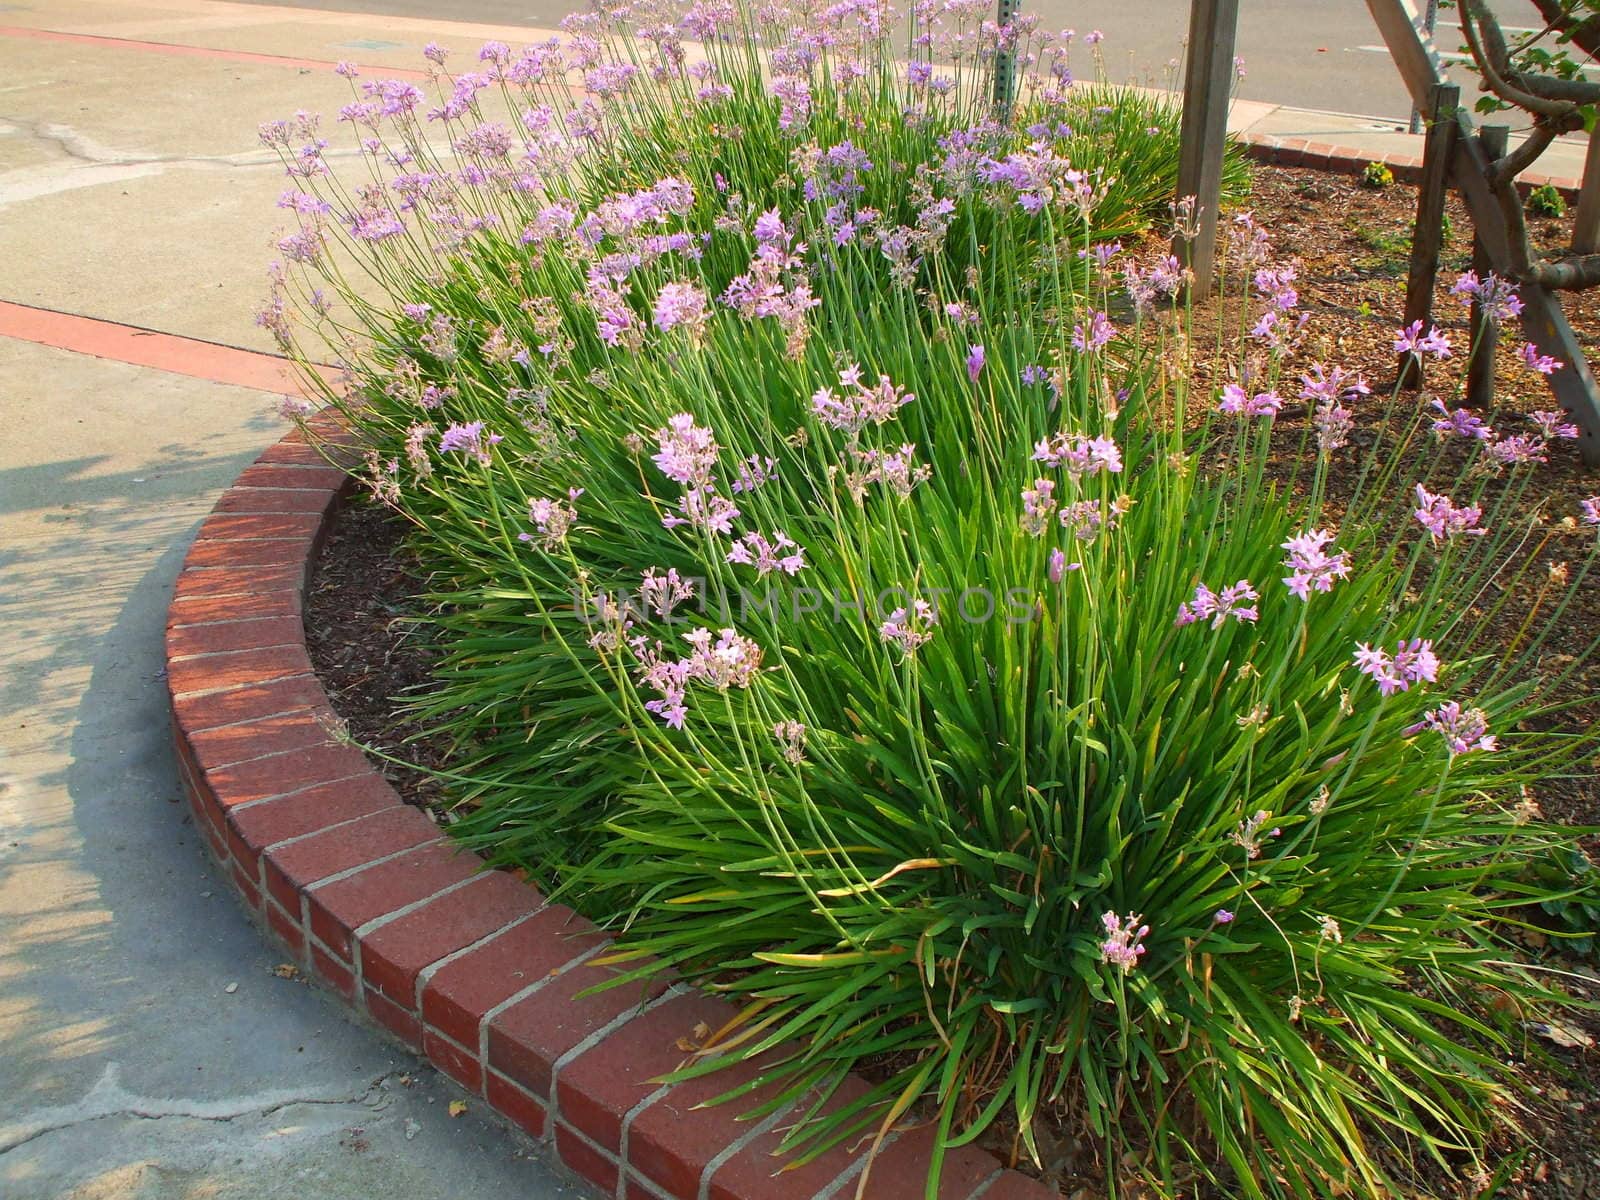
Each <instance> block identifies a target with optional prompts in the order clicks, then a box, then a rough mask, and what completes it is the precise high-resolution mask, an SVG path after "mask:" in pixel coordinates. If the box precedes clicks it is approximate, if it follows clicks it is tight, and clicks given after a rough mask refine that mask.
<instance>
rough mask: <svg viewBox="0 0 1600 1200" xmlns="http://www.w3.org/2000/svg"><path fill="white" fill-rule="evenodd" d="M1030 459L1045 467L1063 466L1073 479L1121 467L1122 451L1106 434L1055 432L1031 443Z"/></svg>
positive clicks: (1114, 471) (1108, 471)
mask: <svg viewBox="0 0 1600 1200" xmlns="http://www.w3.org/2000/svg"><path fill="white" fill-rule="evenodd" d="M1033 459H1034V461H1035V462H1042V463H1044V465H1045V466H1047V467H1057V468H1063V469H1065V470H1066V472H1067V475H1068V477H1069V478H1070V479H1072V480H1073V481H1074V482H1076V481H1077V480H1079V479H1084V478H1090V477H1093V476H1095V475H1098V474H1100V473H1101V472H1102V471H1104V472H1107V473H1108V474H1113V475H1114V474H1117V473H1118V472H1120V471H1121V470H1122V451H1121V450H1120V449H1119V448H1118V446H1117V443H1116V442H1115V441H1113V440H1112V439H1111V438H1108V437H1097V438H1086V437H1081V436H1079V435H1078V434H1070V433H1058V434H1056V435H1055V436H1054V437H1050V438H1045V439H1043V440H1042V441H1040V442H1039V443H1037V444H1036V445H1035V446H1034V448H1033Z"/></svg>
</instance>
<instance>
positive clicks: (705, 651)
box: [632, 629, 761, 729]
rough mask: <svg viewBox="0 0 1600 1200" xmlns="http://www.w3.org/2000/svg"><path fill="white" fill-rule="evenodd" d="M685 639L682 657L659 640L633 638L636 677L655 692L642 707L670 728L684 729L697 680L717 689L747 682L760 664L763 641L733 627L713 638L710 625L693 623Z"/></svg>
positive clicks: (720, 689)
mask: <svg viewBox="0 0 1600 1200" xmlns="http://www.w3.org/2000/svg"><path fill="white" fill-rule="evenodd" d="M683 640H684V641H686V642H688V643H689V650H690V652H689V654H688V655H687V656H686V657H684V658H678V659H673V658H668V657H667V656H666V654H665V649H664V647H663V646H662V645H661V643H660V642H655V643H653V644H652V643H650V642H648V641H647V640H646V639H644V638H642V637H641V638H636V639H635V640H634V642H633V643H632V646H633V651H634V654H635V655H636V656H637V658H638V661H639V683H640V685H641V686H644V687H649V688H651V689H652V690H654V691H655V692H657V693H658V695H657V698H656V699H654V700H649V701H646V702H645V709H646V710H647V711H649V712H651V713H653V714H655V715H656V716H658V717H660V718H661V719H662V720H663V721H665V722H666V723H667V725H668V727H669V728H672V729H682V728H683V722H684V720H685V718H686V717H687V716H688V715H689V708H688V688H689V684H690V683H691V682H699V683H703V684H705V685H706V686H707V687H710V688H713V689H715V690H716V691H719V692H725V691H728V690H729V689H730V688H747V687H749V686H750V684H751V682H752V681H753V680H754V679H755V677H756V674H757V673H758V672H759V671H760V669H761V647H760V646H758V645H757V644H756V643H755V642H753V641H751V640H750V639H749V638H747V637H744V636H743V635H741V634H740V633H738V632H736V631H735V630H732V629H724V630H722V631H721V632H720V633H718V634H717V636H716V641H714V642H713V641H712V636H711V631H710V630H709V629H693V630H690V631H689V632H688V633H686V634H684V635H683Z"/></svg>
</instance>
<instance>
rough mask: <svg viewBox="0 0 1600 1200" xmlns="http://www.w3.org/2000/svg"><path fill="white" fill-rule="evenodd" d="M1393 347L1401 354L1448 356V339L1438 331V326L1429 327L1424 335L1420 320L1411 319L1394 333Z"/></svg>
mask: <svg viewBox="0 0 1600 1200" xmlns="http://www.w3.org/2000/svg"><path fill="white" fill-rule="evenodd" d="M1394 348H1395V350H1396V351H1398V352H1399V353H1401V354H1415V355H1417V356H1418V357H1419V358H1420V357H1421V356H1422V355H1424V354H1432V355H1433V356H1434V357H1435V358H1449V357H1450V340H1449V339H1448V338H1447V337H1445V335H1444V334H1442V333H1440V332H1439V328H1438V326H1432V327H1430V328H1429V330H1428V332H1427V334H1426V335H1424V334H1423V332H1422V322H1421V321H1413V322H1411V324H1409V325H1407V326H1406V327H1405V328H1404V329H1402V330H1401V331H1400V332H1399V333H1397V334H1395V335H1394Z"/></svg>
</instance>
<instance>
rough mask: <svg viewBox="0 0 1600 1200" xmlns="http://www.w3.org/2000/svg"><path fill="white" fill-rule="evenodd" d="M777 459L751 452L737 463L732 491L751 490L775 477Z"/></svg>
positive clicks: (735, 492)
mask: <svg viewBox="0 0 1600 1200" xmlns="http://www.w3.org/2000/svg"><path fill="white" fill-rule="evenodd" d="M777 475H778V460H777V459H775V458H762V457H761V456H760V455H759V454H752V455H751V456H750V457H749V458H747V459H745V460H744V461H743V462H742V463H740V464H739V466H738V470H737V473H736V475H735V477H734V481H733V492H734V494H735V495H737V494H738V493H740V492H753V491H755V490H756V489H757V488H758V487H760V486H761V485H762V484H764V483H766V482H767V481H768V480H770V479H775V478H777Z"/></svg>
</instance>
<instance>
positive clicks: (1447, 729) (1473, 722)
mask: <svg viewBox="0 0 1600 1200" xmlns="http://www.w3.org/2000/svg"><path fill="white" fill-rule="evenodd" d="M1423 729H1432V730H1434V731H1435V732H1436V733H1438V734H1439V736H1440V737H1442V738H1444V744H1445V745H1446V746H1447V747H1448V748H1449V750H1450V757H1451V758H1454V757H1455V756H1456V755H1458V754H1466V753H1469V752H1470V751H1473V750H1493V749H1495V747H1496V746H1497V744H1498V741H1497V739H1496V738H1495V736H1494V735H1493V734H1491V733H1490V732H1489V719H1488V717H1487V716H1485V715H1484V711H1483V709H1481V708H1468V709H1463V708H1462V707H1461V705H1460V704H1458V703H1457V702H1456V701H1454V700H1450V701H1447V702H1446V703H1444V704H1441V705H1440V706H1439V707H1438V708H1436V709H1434V710H1433V711H1432V712H1427V713H1423V714H1422V720H1421V721H1420V722H1419V723H1418V724H1416V725H1413V726H1411V727H1410V728H1409V729H1407V730H1406V731H1405V733H1406V735H1407V736H1408V737H1409V736H1410V735H1411V734H1414V733H1418V732H1420V731H1422V730H1423Z"/></svg>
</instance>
